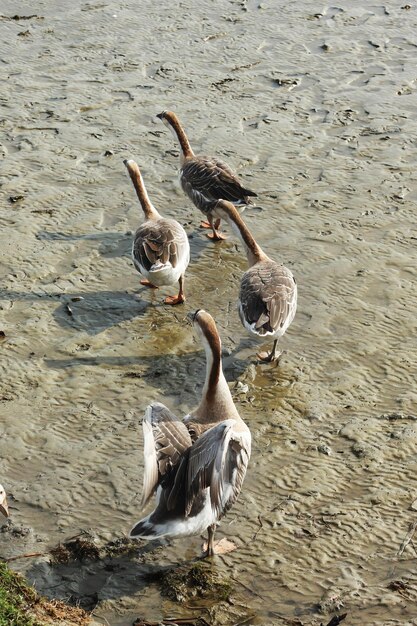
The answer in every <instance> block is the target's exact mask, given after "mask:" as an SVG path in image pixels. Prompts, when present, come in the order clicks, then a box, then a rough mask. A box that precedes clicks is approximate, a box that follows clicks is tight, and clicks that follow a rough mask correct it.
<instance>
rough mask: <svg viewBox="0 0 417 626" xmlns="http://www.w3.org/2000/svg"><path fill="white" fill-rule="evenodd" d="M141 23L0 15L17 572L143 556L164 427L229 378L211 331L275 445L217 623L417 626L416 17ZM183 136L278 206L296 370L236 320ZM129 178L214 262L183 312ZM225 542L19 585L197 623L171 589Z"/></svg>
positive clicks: (157, 17)
mask: <svg viewBox="0 0 417 626" xmlns="http://www.w3.org/2000/svg"><path fill="white" fill-rule="evenodd" d="M139 4H140V6H138V2H133V1H128V2H116V3H108V2H106V1H105V0H104V1H103V2H99V1H97V2H94V1H92V2H81V3H76V4H74V3H71V2H69V1H68V0H62V1H60V2H59V3H48V2H38V3H37V4H36V7H35V6H34V5H33V4H31V3H28V2H21V3H19V7H18V8H17V7H16V3H13V2H10V1H9V0H4V1H3V2H2V6H1V10H0V34H1V39H0V40H1V42H2V43H1V48H0V62H1V67H2V70H3V72H2V86H3V90H2V97H1V99H0V107H1V128H2V134H1V140H0V155H1V158H2V169H1V173H0V184H1V187H0V193H1V196H2V209H1V216H0V217H1V227H2V228H1V237H2V255H1V266H0V271H1V287H2V289H1V300H0V320H1V326H0V330H3V331H4V333H5V339H4V341H2V342H1V345H0V351H1V363H2V374H1V383H0V385H1V390H0V482H1V483H2V484H4V486H5V487H6V488H7V491H8V492H9V494H11V495H10V505H11V507H10V509H11V521H10V523H8V524H6V525H4V526H2V527H1V532H0V555H1V556H4V557H6V558H8V557H14V556H18V555H20V554H25V553H29V552H45V553H47V552H48V551H49V550H50V548H51V547H53V546H56V545H57V544H58V543H59V542H63V541H65V540H66V539H68V538H70V537H73V536H75V535H77V534H79V533H80V532H82V531H86V530H87V531H90V532H91V533H92V534H93V536H94V538H95V541H96V542H97V545H100V546H102V545H104V544H105V543H106V542H109V541H111V540H114V539H116V538H120V537H123V536H124V534H125V533H126V532H127V531H128V530H129V528H130V527H131V526H132V524H133V522H134V521H135V520H136V519H138V515H139V501H140V494H141V472H142V456H141V446H142V438H141V427H140V420H141V416H142V414H143V410H144V408H145V407H146V405H147V404H148V403H149V402H151V401H153V400H160V401H163V402H164V403H165V404H167V405H168V406H169V407H170V408H171V409H173V410H174V411H175V412H176V413H177V414H178V415H181V414H185V413H187V412H188V411H189V410H190V409H191V408H192V407H194V406H195V405H196V403H197V402H198V398H199V393H200V391H201V386H202V381H203V376H204V355H203V352H202V350H201V347H200V345H199V344H197V343H196V342H195V340H194V339H193V337H192V336H191V335H190V332H189V327H188V326H187V325H186V324H184V322H183V318H184V317H185V315H186V313H187V312H188V311H190V310H195V309H197V308H206V309H207V310H208V311H209V312H210V313H212V314H213V316H214V317H215V318H216V321H217V324H218V327H219V330H220V333H221V336H222V339H223V346H224V353H225V358H224V364H225V372H226V376H227V379H228V380H229V381H230V384H231V386H233V387H235V385H236V384H237V382H238V381H241V382H242V383H243V388H244V389H245V390H246V391H245V393H240V390H241V389H242V387H240V388H238V387H237V388H236V402H237V404H238V407H239V411H240V413H241V415H242V417H243V418H244V419H245V420H246V421H247V423H248V424H249V426H250V428H251V432H252V437H253V443H254V445H253V452H252V459H251V464H250V468H249V472H248V475H247V479H246V481H245V484H244V487H243V490H242V494H241V497H240V499H239V501H238V502H237V504H236V505H235V507H234V508H233V509H232V511H231V512H230V514H229V515H228V516H227V517H226V518H225V519H224V521H223V523H222V525H221V526H220V529H219V536H220V537H221V536H226V537H228V538H230V539H233V540H235V541H236V543H237V544H238V549H237V550H236V551H235V552H232V553H230V554H228V555H225V556H224V557H218V558H217V559H216V561H215V563H214V565H213V567H214V568H215V569H216V571H219V572H220V573H224V574H225V575H226V574H227V575H228V576H230V577H231V579H232V582H233V581H235V582H234V585H235V591H234V594H235V595H234V596H233V597H234V603H235V604H234V609H233V610H235V612H233V610H232V608H231V609H230V615H229V617H227V616H225V615H224V614H221V615H219V616H218V617H216V616H212V617H211V618H210V619H211V620H212V622H213V624H215V623H218V624H229V623H230V624H237V623H247V624H254V625H255V624H256V625H265V624H272V625H279V626H280V625H281V624H286V623H291V622H289V621H288V620H294V621H293V622H292V623H294V624H298V623H300V624H302V625H303V626H318V625H319V624H320V623H322V622H323V623H327V621H328V620H329V619H330V617H331V615H333V614H335V613H336V612H346V613H348V617H347V618H346V621H345V622H344V623H345V624H346V625H347V626H348V625H349V626H360V625H363V624H367V626H374V625H378V626H379V625H382V624H383V625H384V626H394V625H398V626H405V625H407V626H408V625H417V618H416V616H415V614H416V612H415V602H416V599H417V560H416V552H415V549H414V545H413V543H412V541H411V540H410V541H409V542H408V543H407V541H406V540H407V537H408V535H409V532H410V528H412V524H413V523H414V522H416V521H417V504H416V500H417V484H416V469H417V462H416V444H417V393H416V385H415V380H416V375H417V366H416V356H415V355H416V354H417V341H416V336H417V333H416V325H417V323H416V319H417V318H416V310H417V295H416V290H415V268H416V228H415V210H416V198H417V187H416V171H417V152H416V148H415V140H416V136H417V105H416V99H415V96H416V89H417V82H416V81H417V73H416V67H415V59H416V46H417V35H416V33H417V8H416V7H414V6H413V5H408V4H401V3H397V4H394V3H389V4H378V3H375V4H373V5H372V6H371V5H369V6H367V7H364V6H363V3H360V2H358V1H354V2H349V3H346V2H343V3H339V4H338V5H331V6H329V5H327V4H322V5H318V4H317V3H312V2H308V1H304V2H299V3H297V4H294V3H292V4H290V5H285V6H281V3H276V2H274V1H272V0H266V1H261V2H259V0H258V1H257V2H253V1H252V0H247V1H246V2H245V1H244V0H243V1H240V0H239V1H233V0H232V1H228V0H218V1H216V2H210V3H197V2H196V1H195V0H184V1H181V2H180V1H178V2H174V3H172V2H166V1H163V2H160V3H159V4H158V5H156V4H155V3H153V2H143V3H139ZM16 11H18V12H19V15H16ZM163 109H173V110H175V111H176V112H177V113H178V115H179V116H180V118H181V119H182V121H183V122H184V125H185V127H186V130H187V132H188V135H189V138H190V141H191V144H192V146H193V148H194V149H195V151H196V152H199V153H207V154H217V155H218V156H220V157H222V158H224V159H225V160H227V162H228V163H230V164H231V165H232V166H233V167H234V168H235V169H236V170H237V171H238V172H239V174H240V175H241V177H242V179H243V180H244V181H245V183H246V184H247V185H248V187H250V188H253V189H254V190H255V191H257V192H258V194H259V200H260V203H259V204H260V208H259V209H258V210H253V211H251V212H250V211H249V210H248V211H246V213H245V219H246V220H247V223H248V225H249V227H250V228H251V229H252V231H253V233H254V234H255V236H256V238H257V240H258V241H259V243H260V244H261V245H262V247H263V248H264V249H265V251H266V252H267V253H268V254H269V255H270V256H271V257H273V258H274V259H276V260H281V261H282V262H283V263H285V264H286V265H287V266H288V267H290V268H291V269H292V271H293V272H294V274H295V276H296V278H297V282H298V286H299V308H298V312H297V316H296V318H295V320H294V322H293V324H292V326H291V328H290V330H289V331H288V333H287V335H286V336H285V339H284V341H283V345H282V347H283V348H284V349H285V350H286V352H285V355H284V357H283V359H282V360H281V363H280V366H279V367H278V368H275V367H270V366H266V367H265V366H263V365H259V364H257V363H256V361H255V359H254V353H255V349H256V346H255V345H254V344H253V343H252V342H251V340H250V339H249V338H248V337H247V336H246V335H245V333H244V332H243V329H242V328H241V325H240V322H239V320H238V317H237V313H236V310H235V302H236V297H237V291H238V284H239V279H240V276H241V274H242V272H243V271H244V269H245V267H246V263H245V259H244V257H243V255H242V251H241V249H240V247H239V246H238V245H237V242H236V241H235V240H234V239H233V238H232V237H231V238H230V239H229V240H228V241H226V242H223V243H221V244H216V245H213V244H212V243H211V242H209V241H208V240H206V238H205V234H204V232H202V231H201V230H200V229H199V228H198V224H199V217H200V216H199V215H198V214H197V212H196V210H195V209H194V208H193V207H192V206H191V204H190V203H189V201H188V200H187V199H186V198H185V197H184V196H183V195H182V193H181V191H180V190H179V189H178V186H177V182H176V177H177V169H178V147H177V145H176V143H175V141H174V139H173V137H172V136H171V134H170V133H169V132H168V131H167V129H166V128H165V127H164V126H163V125H162V124H161V122H160V121H159V120H158V119H157V118H156V114H157V113H159V112H160V111H161V110H163ZM126 158H134V159H135V160H136V161H137V162H138V164H139V165H140V166H141V168H142V172H143V176H144V179H145V182H146V185H147V189H148V192H149V195H150V196H151V198H152V200H153V202H154V204H155V206H156V207H157V208H158V209H159V210H160V211H161V213H163V214H164V215H167V216H168V215H169V216H175V217H176V219H178V220H179V221H180V222H181V223H182V224H183V225H184V227H185V228H186V230H187V233H188V234H189V236H190V245H191V258H192V261H191V263H190V267H189V271H188V275H187V279H186V281H187V282H186V288H187V297H188V299H187V302H186V303H185V305H184V306H181V307H177V308H168V307H166V306H164V305H163V304H162V300H163V297H164V296H165V295H167V293H168V291H167V292H166V293H165V291H163V292H161V293H156V294H155V293H150V292H149V291H146V290H145V289H143V288H142V287H141V286H140V285H139V275H138V274H137V273H136V272H135V270H134V268H133V266H132V263H131V260H130V247H131V240H132V232H133V231H134V230H135V228H136V226H137V224H138V222H139V220H140V219H141V215H140V207H139V206H138V203H137V200H136V197H135V195H134V192H133V189H132V187H131V184H130V181H129V179H128V177H127V175H126V171H125V168H124V166H123V159H126ZM246 385H247V389H246ZM201 543H202V540H201V538H199V537H194V538H190V539H188V540H178V541H174V542H170V543H167V544H163V545H160V546H159V547H155V549H153V547H152V546H151V545H147V544H145V543H143V544H140V546H139V547H138V553H137V554H134V555H132V554H128V555H122V556H120V555H119V556H114V557H113V558H110V561H109V560H103V561H94V562H92V561H86V562H84V563H81V564H80V563H76V564H72V565H71V564H70V565H67V566H62V567H51V566H50V564H49V561H48V557H47V556H45V557H39V558H37V559H23V560H16V561H14V562H13V567H14V568H15V569H17V570H18V571H21V572H23V573H24V574H25V575H26V576H27V577H28V579H29V580H30V581H31V582H33V583H34V584H35V586H36V588H37V590H38V591H40V592H41V593H42V594H45V595H47V596H48V597H51V598H57V599H68V598H70V600H71V601H72V602H74V603H80V604H81V606H85V607H86V608H88V609H89V610H91V609H93V610H94V616H95V619H96V620H97V621H98V622H99V623H102V624H108V623H110V624H111V625H112V626H130V624H131V623H132V622H133V620H134V619H135V618H137V617H139V616H142V617H145V618H146V619H148V620H158V619H161V618H162V617H167V616H174V617H181V616H189V615H190V614H192V615H195V614H196V613H198V610H196V609H193V610H192V611H191V610H188V612H187V609H186V608H184V607H181V606H179V605H178V604H176V603H174V602H172V601H171V600H169V599H167V598H164V597H161V595H160V593H159V588H158V586H157V585H156V584H154V583H152V582H149V573H150V572H151V573H152V572H155V570H158V568H161V567H164V566H167V565H169V564H173V563H183V562H184V561H188V560H189V561H191V560H192V559H193V558H195V557H196V555H198V554H199V552H200V550H201ZM398 581H401V583H402V584H393V583H396V582H398ZM197 606H200V605H197ZM211 606H212V605H211ZM200 610H201V614H202V615H203V616H204V615H207V613H206V612H205V611H207V610H208V608H207V606H204V607H203V608H201V609H200ZM213 610H215V606H214V609H213ZM216 620H217V621H216ZM244 620H247V621H244ZM286 620H287V621H286ZM297 620H298V621H297Z"/></svg>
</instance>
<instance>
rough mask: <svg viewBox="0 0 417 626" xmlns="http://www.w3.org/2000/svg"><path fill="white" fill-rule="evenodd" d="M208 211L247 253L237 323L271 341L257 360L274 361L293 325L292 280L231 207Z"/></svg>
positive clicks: (294, 298) (225, 205) (294, 293)
mask: <svg viewBox="0 0 417 626" xmlns="http://www.w3.org/2000/svg"><path fill="white" fill-rule="evenodd" d="M212 204H214V203H212ZM211 210H212V213H213V214H214V215H217V216H218V217H221V218H224V219H226V220H227V221H228V222H229V225H230V227H231V229H232V230H233V231H234V232H235V234H236V235H237V236H238V238H239V239H240V240H241V242H242V244H243V247H244V249H245V251H246V256H247V259H248V265H249V269H248V270H247V271H246V272H245V273H244V274H243V276H242V280H241V283H240V293H239V301H238V311H239V317H240V320H241V322H242V324H243V326H244V327H245V328H246V329H247V330H248V331H249V332H250V333H252V334H253V335H255V336H256V337H257V338H259V339H261V340H265V339H267V338H269V337H270V338H272V339H273V340H274V343H273V347H272V350H271V351H270V352H260V353H258V354H257V357H258V358H259V359H260V360H261V361H265V362H272V361H276V360H277V359H278V358H279V356H280V355H281V352H279V351H278V350H277V344H278V340H279V338H280V337H282V336H283V334H284V333H285V331H286V330H287V328H288V327H289V325H290V324H291V322H292V321H293V319H294V316H295V312H296V309H297V284H296V281H295V278H294V276H293V274H292V272H291V271H290V270H289V269H288V268H287V267H285V265H282V264H281V263H276V262H275V261H273V260H272V259H270V258H269V257H268V256H267V255H266V254H265V252H264V251H263V250H262V249H261V247H260V246H259V245H258V244H257V243H256V241H255V239H254V238H253V236H252V234H251V232H250V231H249V228H248V227H247V226H246V224H245V222H244V221H243V219H242V218H241V216H240V215H239V213H238V211H237V210H236V208H235V207H234V205H233V204H231V203H230V202H227V201H224V200H220V201H219V202H217V203H216V204H215V205H214V206H212V209H211Z"/></svg>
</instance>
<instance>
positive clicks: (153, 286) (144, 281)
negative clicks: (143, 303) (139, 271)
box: [140, 278, 158, 289]
mask: <svg viewBox="0 0 417 626" xmlns="http://www.w3.org/2000/svg"><path fill="white" fill-rule="evenodd" d="M140 284H141V285H145V287H150V288H151V289H158V287H157V286H156V285H153V284H152V283H151V282H150V281H149V280H148V279H147V278H142V280H141V281H140Z"/></svg>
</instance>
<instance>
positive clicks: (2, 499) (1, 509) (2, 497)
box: [0, 485, 9, 517]
mask: <svg viewBox="0 0 417 626" xmlns="http://www.w3.org/2000/svg"><path fill="white" fill-rule="evenodd" d="M0 513H3V515H4V516H5V517H9V507H8V506H7V498H6V492H5V490H4V487H3V485H0Z"/></svg>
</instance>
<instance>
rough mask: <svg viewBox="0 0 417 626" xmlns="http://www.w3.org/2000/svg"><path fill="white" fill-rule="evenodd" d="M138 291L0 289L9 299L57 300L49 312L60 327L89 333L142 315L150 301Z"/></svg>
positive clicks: (98, 331)
mask: <svg viewBox="0 0 417 626" xmlns="http://www.w3.org/2000/svg"><path fill="white" fill-rule="evenodd" d="M145 290H146V291H147V288H145V287H144V288H143V289H142V290H141V292H140V293H139V294H136V293H130V292H127V291H87V292H74V293H71V292H69V293H68V292H67V293H62V294H48V293H45V292H41V291H38V292H35V291H33V292H31V293H29V292H18V291H12V290H2V292H1V294H0V296H1V297H2V298H5V299H8V300H12V301H26V302H33V303H35V302H39V301H48V302H51V301H52V302H56V303H57V307H56V308H55V310H54V311H53V313H52V316H53V318H54V320H55V321H56V322H57V324H59V326H61V327H63V328H68V327H70V328H74V329H75V330H79V331H80V330H82V331H84V332H87V333H88V334H89V335H97V334H98V333H100V332H102V331H103V330H106V329H108V328H111V327H113V326H116V325H117V324H120V323H121V322H125V321H128V320H131V319H134V318H136V317H139V316H141V315H144V313H145V311H146V310H147V308H148V306H149V302H148V301H146V300H142V299H141V295H142V292H143V291H145Z"/></svg>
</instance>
